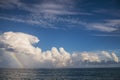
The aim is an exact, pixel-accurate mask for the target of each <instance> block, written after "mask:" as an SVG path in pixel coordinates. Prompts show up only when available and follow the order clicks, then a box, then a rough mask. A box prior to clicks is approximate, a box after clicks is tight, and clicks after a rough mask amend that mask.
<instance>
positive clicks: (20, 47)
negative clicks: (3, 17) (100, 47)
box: [0, 32, 119, 68]
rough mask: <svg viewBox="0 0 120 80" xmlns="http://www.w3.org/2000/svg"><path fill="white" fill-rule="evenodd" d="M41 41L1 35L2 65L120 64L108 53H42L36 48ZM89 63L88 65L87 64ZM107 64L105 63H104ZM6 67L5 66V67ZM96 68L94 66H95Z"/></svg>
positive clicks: (75, 65) (78, 65)
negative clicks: (36, 44)
mask: <svg viewBox="0 0 120 80" xmlns="http://www.w3.org/2000/svg"><path fill="white" fill-rule="evenodd" d="M38 41H39V39H38V38H37V37H35V36H32V35H29V34H25V33H22V32H5V33H3V34H1V35H0V56H1V57H3V58H2V59H1V60H0V64H1V65H3V63H4V64H5V63H6V62H9V64H8V66H9V67H21V68H22V67H29V68H36V67H37V68H40V67H44V68H45V67H46V68H53V67H57V68H58V67H81V66H84V65H85V64H87V63H89V64H92V63H96V64H98V63H101V65H102V63H104V62H106V64H107V62H108V61H112V62H114V63H118V62H119V58H118V57H117V55H116V54H115V53H112V54H111V53H109V52H107V51H100V52H94V53H92V52H81V53H72V54H71V53H69V52H67V51H65V50H64V48H59V49H57V48H56V47H53V48H52V49H51V50H47V51H42V49H41V48H38V47H34V46H33V44H35V43H38ZM86 62H87V63H86ZM104 64H105V63H104ZM4 66H5V65H4ZM93 66H94V65H93Z"/></svg>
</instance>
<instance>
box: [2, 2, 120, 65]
mask: <svg viewBox="0 0 120 80" xmlns="http://www.w3.org/2000/svg"><path fill="white" fill-rule="evenodd" d="M119 14H120V1H119V0H99V1H98V0H0V50H1V53H0V62H1V63H0V64H1V66H0V67H6V66H9V67H23V66H22V64H24V67H44V66H46V64H47V66H48V65H49V64H52V65H51V67H80V66H81V65H84V63H86V62H89V63H90V64H89V65H90V66H92V65H93V62H94V63H96V64H97V65H98V64H99V63H101V62H102V64H105V63H104V62H103V61H105V62H108V63H110V62H111V63H112V62H114V63H116V64H117V63H119V56H120V15H119ZM10 36H12V37H10ZM14 41H15V42H14ZM23 45H24V46H23ZM22 53H23V54H22ZM56 54H58V55H56ZM23 55H25V57H23ZM33 55H34V57H33ZM50 55H51V57H50ZM40 56H42V57H40ZM61 56H62V58H63V59H64V60H61V59H60V57H61ZM77 56H78V57H77ZM101 56H102V57H101ZM13 57H14V58H13ZM16 57H19V60H18V58H16ZM31 57H32V61H30V62H29V59H30V58H31ZM35 58H36V59H37V61H36V60H34V59H35ZM75 58H77V59H75ZM24 59H25V60H26V62H24V61H22V60H24ZM20 61H22V63H20ZM78 62H80V63H79V64H80V65H76V64H77V63H78ZM8 63H9V64H8ZM34 63H35V64H36V66H34V65H35V64H34ZM38 63H40V65H42V66H40V65H37V64H38ZM58 63H59V64H58ZM116 64H115V65H116ZM73 65H75V66H73ZM111 66H112V65H111ZM119 66H120V65H119Z"/></svg>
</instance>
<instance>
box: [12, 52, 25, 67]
mask: <svg viewBox="0 0 120 80" xmlns="http://www.w3.org/2000/svg"><path fill="white" fill-rule="evenodd" d="M11 56H12V58H13V59H14V60H15V61H16V62H17V64H18V65H19V67H20V68H24V65H23V64H22V63H21V61H20V59H19V58H18V57H17V56H16V54H14V53H12V54H11Z"/></svg>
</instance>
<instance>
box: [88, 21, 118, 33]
mask: <svg viewBox="0 0 120 80" xmlns="http://www.w3.org/2000/svg"><path fill="white" fill-rule="evenodd" d="M88 29H90V30H97V31H102V32H113V31H116V30H118V29H117V28H116V27H111V26H108V25H105V24H103V23H101V24H100V23H99V24H96V23H93V24H90V25H89V26H88Z"/></svg>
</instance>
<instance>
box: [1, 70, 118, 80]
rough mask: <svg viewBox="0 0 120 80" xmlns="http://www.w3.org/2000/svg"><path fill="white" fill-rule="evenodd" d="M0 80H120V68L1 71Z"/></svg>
mask: <svg viewBox="0 0 120 80" xmlns="http://www.w3.org/2000/svg"><path fill="white" fill-rule="evenodd" d="M0 80H120V68H81V69H0Z"/></svg>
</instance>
